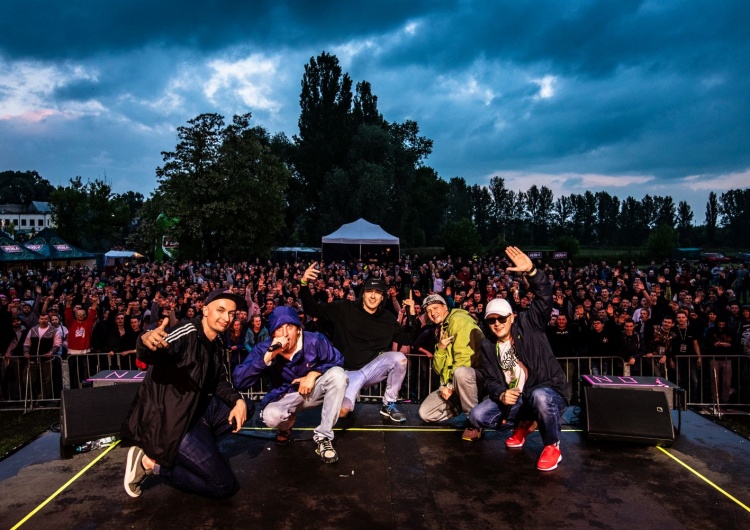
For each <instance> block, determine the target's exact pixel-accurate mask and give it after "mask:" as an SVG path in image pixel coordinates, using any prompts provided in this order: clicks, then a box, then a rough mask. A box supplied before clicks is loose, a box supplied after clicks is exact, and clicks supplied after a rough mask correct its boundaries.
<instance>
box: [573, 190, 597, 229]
mask: <svg viewBox="0 0 750 530" xmlns="http://www.w3.org/2000/svg"><path fill="white" fill-rule="evenodd" d="M571 200H572V202H573V234H574V236H575V237H576V239H578V240H579V241H590V240H591V235H592V233H593V232H594V229H595V224H596V197H595V196H594V194H593V193H591V192H590V191H586V193H584V194H583V195H571Z"/></svg>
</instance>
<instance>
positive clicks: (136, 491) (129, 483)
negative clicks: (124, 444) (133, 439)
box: [123, 446, 153, 497]
mask: <svg viewBox="0 0 750 530" xmlns="http://www.w3.org/2000/svg"><path fill="white" fill-rule="evenodd" d="M151 473H153V470H152V469H146V468H145V467H143V449H141V448H140V447H136V446H133V447H131V448H130V450H129V451H128V458H127V460H126V461H125V478H124V479H123V485H124V486H125V493H127V494H128V495H130V496H131V497H140V496H141V484H143V481H144V480H146V477H148V476H149V475H150V474H151Z"/></svg>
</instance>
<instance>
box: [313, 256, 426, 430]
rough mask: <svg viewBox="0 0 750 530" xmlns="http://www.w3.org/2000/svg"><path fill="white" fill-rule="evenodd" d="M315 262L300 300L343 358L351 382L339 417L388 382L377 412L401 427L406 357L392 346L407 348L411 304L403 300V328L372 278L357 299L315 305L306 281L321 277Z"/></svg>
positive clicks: (383, 287)
mask: <svg viewBox="0 0 750 530" xmlns="http://www.w3.org/2000/svg"><path fill="white" fill-rule="evenodd" d="M315 267H316V263H313V264H312V265H310V267H308V268H307V270H305V272H304V274H303V276H302V281H301V283H302V286H303V287H302V289H301V290H300V298H301V299H302V305H303V307H304V308H305V312H306V313H307V314H308V315H310V316H312V317H315V318H318V319H320V320H322V321H324V322H325V323H327V324H330V325H331V326H332V327H333V335H332V337H331V342H333V345H334V346H335V347H336V349H338V350H339V351H340V352H341V354H342V355H343V356H344V369H345V370H346V375H347V376H348V378H349V385H348V387H347V389H346V396H345V397H344V401H343V403H342V405H341V410H340V416H341V417H345V416H347V415H348V414H349V413H350V412H351V411H352V410H354V403H355V401H356V400H357V395H358V394H359V392H360V390H362V389H363V388H367V387H369V386H372V385H375V384H377V383H379V382H381V381H383V380H385V381H386V387H385V392H384V393H383V405H382V407H381V408H380V414H381V415H382V416H384V417H385V418H387V419H388V420H390V421H393V422H396V423H401V422H404V421H406V417H405V416H404V415H403V414H402V413H401V412H400V411H399V410H398V408H397V407H396V401H397V400H398V391H399V389H400V388H401V384H402V383H403V381H404V376H405V375H406V356H405V355H404V354H403V353H401V352H400V351H393V346H392V345H393V343H394V342H395V343H397V344H411V343H412V336H411V334H410V333H409V332H408V331H407V329H414V301H413V300H412V299H405V300H404V302H403V303H404V305H406V306H408V307H409V311H408V313H407V314H408V315H409V316H408V321H407V327H406V329H405V328H404V327H402V326H401V325H400V324H399V323H398V321H397V320H396V317H395V316H394V315H393V314H391V313H389V312H388V311H386V310H385V292H386V285H385V282H384V281H383V280H382V279H381V278H379V277H376V276H369V277H368V278H367V280H366V281H365V284H364V286H363V287H362V291H361V292H360V296H359V297H358V298H357V299H356V300H354V301H351V300H337V301H335V302H330V303H316V302H315V299H314V298H313V295H312V293H311V292H310V289H309V288H308V287H307V285H308V283H309V282H311V281H315V279H316V278H318V275H319V274H320V271H318V270H317V269H316V268H315Z"/></svg>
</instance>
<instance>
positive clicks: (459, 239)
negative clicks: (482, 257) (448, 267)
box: [440, 218, 481, 256]
mask: <svg viewBox="0 0 750 530" xmlns="http://www.w3.org/2000/svg"><path fill="white" fill-rule="evenodd" d="M440 242H441V243H442V245H443V247H444V249H445V252H446V253H448V254H450V255H453V256H472V255H474V254H475V253H477V252H479V250H480V248H481V242H480V239H479V233H478V232H477V229H476V227H475V226H474V223H472V222H471V220H470V219H467V218H463V219H458V220H450V221H448V222H446V223H445V224H444V225H443V228H442V230H441V231H440Z"/></svg>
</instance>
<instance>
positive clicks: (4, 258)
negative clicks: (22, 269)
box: [0, 235, 44, 262]
mask: <svg viewBox="0 0 750 530" xmlns="http://www.w3.org/2000/svg"><path fill="white" fill-rule="evenodd" d="M43 259H44V256H42V255H41V254H37V253H36V252H33V251H31V250H29V249H27V248H26V247H24V246H23V245H21V244H19V243H16V242H15V241H13V240H12V239H11V238H9V237H6V236H5V235H3V236H0V262H9V261H40V260H43Z"/></svg>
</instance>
